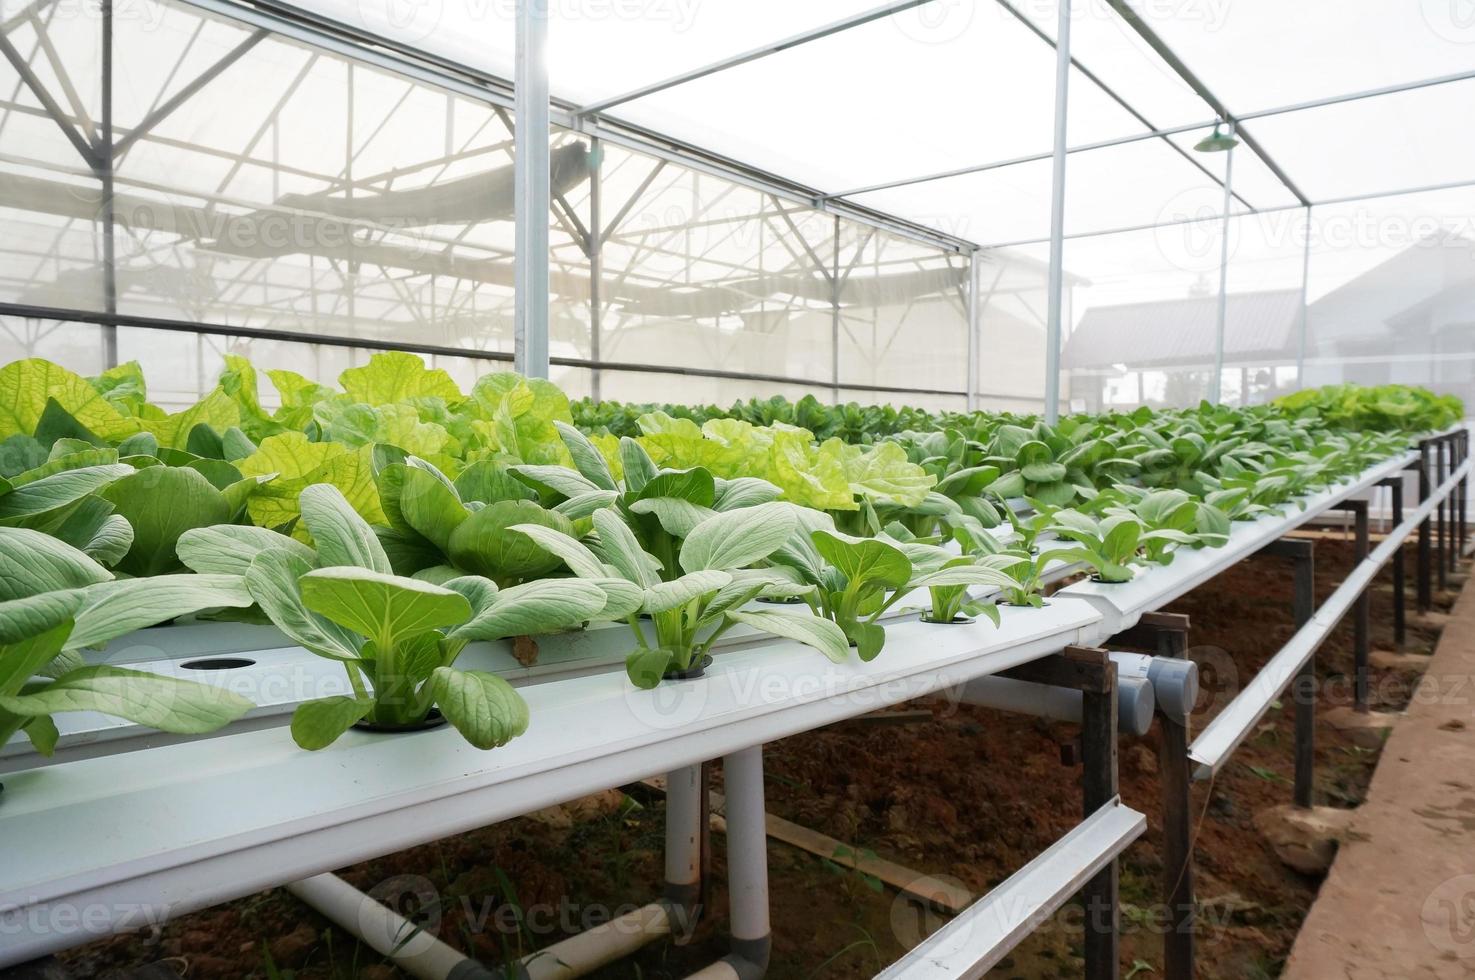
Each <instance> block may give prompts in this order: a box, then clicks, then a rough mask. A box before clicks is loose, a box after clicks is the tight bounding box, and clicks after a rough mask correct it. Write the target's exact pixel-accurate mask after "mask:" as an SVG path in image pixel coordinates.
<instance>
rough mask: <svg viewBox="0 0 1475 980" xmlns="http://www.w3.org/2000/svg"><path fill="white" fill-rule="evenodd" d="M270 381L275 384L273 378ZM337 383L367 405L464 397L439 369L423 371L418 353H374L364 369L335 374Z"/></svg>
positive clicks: (353, 397)
mask: <svg viewBox="0 0 1475 980" xmlns="http://www.w3.org/2000/svg"><path fill="white" fill-rule="evenodd" d="M272 380H273V381H274V382H275V381H276V376H275V375H273V376H272ZM338 383H339V384H340V385H341V386H342V387H343V391H344V392H345V393H346V394H347V395H348V396H349V397H350V398H351V399H353V400H354V401H356V402H364V403H366V404H369V405H388V404H390V403H393V402H402V401H408V400H409V399H411V398H420V397H431V398H444V399H445V400H446V401H448V402H458V401H460V400H461V399H462V398H464V397H465V396H464V395H462V394H461V389H460V388H458V387H456V382H454V381H452V380H451V376H450V375H449V374H447V373H446V372H445V371H443V370H441V369H440V368H435V369H430V368H427V367H426V366H425V362H424V361H423V360H422V359H421V358H420V356H419V355H418V354H410V353H406V352H404V351H390V352H388V353H383V354H375V355H374V356H373V357H371V358H369V363H368V364H366V365H365V366H363V367H356V368H349V369H347V370H346V371H344V372H343V373H342V374H340V375H338Z"/></svg>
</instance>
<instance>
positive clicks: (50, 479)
mask: <svg viewBox="0 0 1475 980" xmlns="http://www.w3.org/2000/svg"><path fill="white" fill-rule="evenodd" d="M76 455H82V454H80V453H79V454H76ZM66 459H67V457H63V458H62V459H60V460H57V461H55V462H54V463H50V464H47V465H48V466H55V465H56V464H57V463H64V462H66ZM132 473H134V469H133V467H131V466H129V465H127V464H126V463H110V464H106V465H102V466H82V467H78V468H75V469H64V470H61V471H59V472H56V473H52V474H50V475H48V476H43V477H41V478H39V479H35V480H29V481H27V480H25V477H26V476H27V475H28V474H26V473H22V474H20V475H19V476H17V477H15V478H14V479H12V480H11V485H12V487H13V489H11V490H10V492H9V493H4V494H0V524H8V525H12V526H14V525H17V524H20V523H22V522H24V521H26V520H28V519H30V518H35V517H37V516H39V515H41V514H45V513H47V512H49V511H54V510H58V509H60V508H62V507H66V506H69V505H71V504H74V503H76V502H77V501H78V500H81V499H82V498H83V497H85V496H87V495H88V494H91V493H95V492H96V491H98V490H101V489H102V488H104V487H106V486H108V485H109V484H112V483H114V482H116V481H118V480H121V479H123V478H124V477H127V476H129V475H131V474H132Z"/></svg>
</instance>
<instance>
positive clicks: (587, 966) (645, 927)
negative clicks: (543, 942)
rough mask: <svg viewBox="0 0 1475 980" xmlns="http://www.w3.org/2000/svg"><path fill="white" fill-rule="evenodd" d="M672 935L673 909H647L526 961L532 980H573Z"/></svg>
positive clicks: (551, 948)
mask: <svg viewBox="0 0 1475 980" xmlns="http://www.w3.org/2000/svg"><path fill="white" fill-rule="evenodd" d="M670 931H671V916H670V908H669V906H666V905H661V904H651V905H643V906H641V907H640V908H638V909H636V910H635V911H634V912H628V913H626V914H625V915H622V916H620V917H619V918H616V919H611V920H610V921H608V922H606V923H604V924H602V925H598V926H595V927H594V928H592V929H586V930H585V931H584V932H581V933H579V934H578V935H577V936H570V937H569V938H567V939H565V940H563V941H562V942H557V943H554V944H553V945H552V946H549V947H547V948H546V949H540V950H538V952H536V953H533V954H531V955H530V956H525V957H523V960H522V966H523V969H524V970H526V971H527V976H528V978H529V980H573V978H574V977H582V976H584V975H585V974H587V973H593V972H594V971H595V970H597V969H599V968H600V967H602V966H608V965H609V964H611V963H613V962H615V961H616V960H619V959H622V958H623V957H626V956H629V955H630V954H631V953H634V952H636V951H637V950H639V949H640V948H641V947H642V946H644V945H646V944H647V943H649V942H650V941H651V940H653V939H657V938H659V937H661V936H665V935H667V934H669V933H670Z"/></svg>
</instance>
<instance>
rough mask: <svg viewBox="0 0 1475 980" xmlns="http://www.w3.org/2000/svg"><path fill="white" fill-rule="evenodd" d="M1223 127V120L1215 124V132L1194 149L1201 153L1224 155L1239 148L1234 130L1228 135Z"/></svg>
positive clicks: (1196, 144) (1198, 143)
mask: <svg viewBox="0 0 1475 980" xmlns="http://www.w3.org/2000/svg"><path fill="white" fill-rule="evenodd" d="M1223 125H1224V122H1223V120H1220V121H1219V122H1216V123H1214V131H1213V132H1212V133H1210V134H1209V135H1208V136H1205V137H1204V138H1203V139H1201V140H1199V141H1198V142H1197V143H1195V144H1193V148H1194V149H1195V150H1197V151H1198V152H1200V153H1222V152H1224V151H1225V150H1232V149H1234V148H1235V147H1236V146H1239V140H1238V139H1236V138H1235V137H1234V130H1233V129H1231V130H1230V131H1229V132H1227V133H1226V132H1224V131H1223V128H1222V127H1223Z"/></svg>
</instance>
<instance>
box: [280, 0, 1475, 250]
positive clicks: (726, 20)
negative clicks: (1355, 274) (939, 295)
mask: <svg viewBox="0 0 1475 980" xmlns="http://www.w3.org/2000/svg"><path fill="white" fill-rule="evenodd" d="M297 6H299V7H300V8H301V9H303V10H306V11H308V12H310V13H311V14H313V15H316V16H319V17H322V18H326V19H329V20H332V21H335V22H337V23H341V24H344V25H348V26H349V27H351V28H353V29H355V30H359V31H364V32H367V33H369V34H372V35H377V36H380V37H384V38H387V39H390V40H392V41H394V42H396V43H398V44H401V45H404V46H405V47H407V48H410V49H415V50H421V51H424V52H427V53H429V54H431V55H434V56H437V57H439V58H443V59H447V60H448V61H450V62H453V63H456V64H460V65H464V66H467V67H469V68H471V69H473V70H475V71H477V72H480V73H485V74H487V75H490V76H495V77H499V78H503V79H510V78H512V77H513V75H514V68H515V30H514V26H515V25H514V21H515V16H514V14H515V4H514V3H513V2H512V0H418V2H409V0H303V2H302V3H300V4H298V5H297ZM1057 9H1058V5H1057V4H1056V3H1054V2H1045V0H977V2H973V0H920V2H919V0H901V2H893V3H889V4H885V5H883V6H880V7H877V6H876V5H875V3H874V0H871V2H865V0H809V2H805V3H802V4H800V3H793V2H789V0H550V3H549V21H550V24H549V29H548V37H549V47H548V58H549V76H550V90H551V94H552V96H553V98H554V100H555V103H556V105H558V106H561V107H563V108H565V109H566V110H572V112H573V114H574V115H575V116H578V115H580V114H582V115H583V117H584V118H585V119H591V118H597V119H599V120H601V121H608V122H612V123H621V124H628V125H629V126H633V127H637V128H638V129H640V130H642V131H644V132H647V133H651V134H659V135H660V136H661V137H669V138H672V139H674V140H677V141H680V143H682V144H685V145H687V146H689V147H694V148H700V149H701V150H704V151H710V152H711V153H713V154H715V155H717V156H718V157H721V158H725V159H726V160H730V161H738V162H740V163H741V164H742V165H746V166H748V167H751V168H753V169H754V170H755V171H757V172H760V173H762V174H766V175H773V176H776V177H778V178H780V179H783V180H786V181H791V182H793V183H794V184H797V185H800V186H802V187H805V188H811V189H814V190H815V192H816V195H817V196H818V197H820V198H821V199H824V200H830V201H847V202H851V203H854V204H856V205H859V206H862V207H864V208H868V209H874V210H875V211H878V212H882V213H889V214H892V215H896V216H898V217H900V218H903V219H905V220H906V221H909V222H914V223H916V224H918V225H921V226H923V227H926V228H931V229H934V230H936V231H938V232H941V233H943V234H945V235H947V236H949V237H952V238H955V239H960V240H963V241H966V242H971V243H974V244H978V245H984V246H987V245H992V244H1000V243H1017V242H1028V241H1042V240H1045V239H1047V238H1048V236H1049V215H1050V199H1049V194H1050V179H1051V161H1050V156H1051V149H1052V106H1053V100H1054V88H1055V86H1054V70H1055V69H1054V62H1055V54H1054V51H1053V50H1052V48H1053V45H1054V39H1055V32H1056V16H1057ZM1070 52H1071V55H1072V62H1073V67H1072V71H1071V77H1070V83H1069V100H1070V101H1069V124H1068V129H1067V142H1068V144H1069V146H1070V147H1071V156H1070V163H1069V178H1068V180H1067V184H1066V187H1067V192H1066V193H1067V198H1066V209H1065V211H1066V218H1065V232H1066V234H1067V235H1078V234H1085V233H1092V232H1100V231H1105V230H1109V229H1113V228H1119V227H1135V226H1146V225H1152V224H1156V223H1160V222H1162V221H1163V220H1165V217H1168V218H1169V219H1170V216H1171V215H1173V214H1177V213H1182V212H1183V210H1184V205H1183V202H1184V200H1185V199H1199V200H1201V202H1202V204H1203V207H1204V208H1205V209H1209V208H1212V210H1214V211H1218V210H1221V208H1220V205H1219V204H1218V201H1219V199H1220V195H1222V187H1223V177H1224V166H1225V162H1226V155H1225V154H1200V153H1194V152H1193V151H1192V149H1191V148H1192V146H1193V145H1194V143H1195V142H1196V141H1197V140H1198V139H1200V138H1201V137H1202V136H1203V135H1204V132H1205V131H1206V130H1208V129H1209V128H1210V127H1211V126H1212V125H1213V124H1214V122H1215V121H1216V119H1217V118H1219V117H1221V116H1227V117H1228V118H1230V119H1232V120H1237V121H1238V123H1237V127H1238V131H1239V134H1240V135H1241V136H1242V137H1244V138H1245V143H1246V149H1248V150H1250V151H1251V152H1240V153H1237V154H1235V156H1236V159H1235V161H1234V173H1233V177H1232V184H1233V189H1234V192H1235V193H1234V202H1233V210H1234V211H1235V212H1246V211H1268V210H1273V209H1278V208H1292V207H1297V206H1303V205H1306V204H1318V203H1327V202H1335V201H1343V200H1346V199H1347V198H1351V197H1358V196H1364V195H1366V196H1374V195H1384V194H1392V193H1398V192H1405V191H1410V190H1414V189H1422V188H1426V187H1436V186H1451V185H1457V184H1464V183H1468V182H1469V171H1468V160H1470V159H1471V158H1472V157H1475V134H1472V132H1471V130H1470V128H1469V127H1467V126H1461V125H1457V124H1455V122H1454V121H1455V120H1458V119H1461V118H1464V117H1465V116H1466V115H1467V108H1468V106H1469V104H1470V101H1471V97H1472V95H1475V21H1471V20H1470V19H1469V18H1465V19H1462V17H1461V8H1460V5H1459V4H1457V3H1454V4H1452V3H1446V2H1443V0H1439V2H1434V0H1423V2H1407V3H1386V2H1379V0H1354V2H1347V0H1341V2H1336V0H1302V2H1298V3H1295V4H1285V3H1276V2H1272V0H1187V2H1169V0H1076V2H1075V4H1074V10H1073V18H1072V30H1071V38H1070ZM672 82H675V84H670V83H672ZM555 115H556V117H557V113H556V114H555ZM1153 134H1158V135H1153ZM937 175H948V176H937ZM928 177H931V178H934V179H919V178H928ZM888 185H890V186H888Z"/></svg>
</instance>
